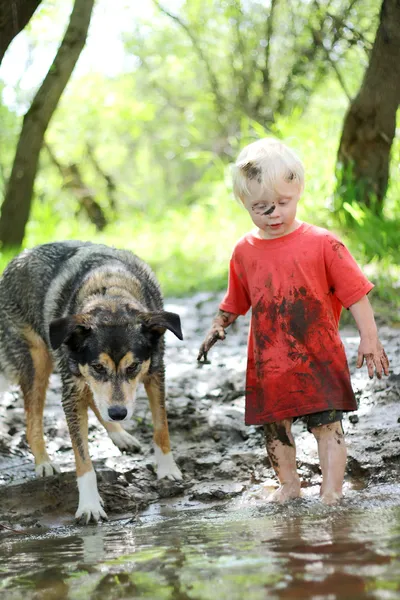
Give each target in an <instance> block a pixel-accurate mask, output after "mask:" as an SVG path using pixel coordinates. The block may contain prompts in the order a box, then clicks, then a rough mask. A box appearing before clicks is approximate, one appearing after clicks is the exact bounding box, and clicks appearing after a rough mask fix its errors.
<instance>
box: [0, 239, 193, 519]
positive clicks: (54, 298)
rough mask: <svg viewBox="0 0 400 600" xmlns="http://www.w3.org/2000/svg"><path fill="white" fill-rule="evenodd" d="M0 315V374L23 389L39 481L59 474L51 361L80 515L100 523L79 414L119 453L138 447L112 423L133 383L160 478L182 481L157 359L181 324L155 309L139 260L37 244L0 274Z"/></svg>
mask: <svg viewBox="0 0 400 600" xmlns="http://www.w3.org/2000/svg"><path fill="white" fill-rule="evenodd" d="M0 311H1V312H0V373H2V374H3V375H4V376H5V377H6V378H7V379H8V380H10V381H11V382H13V383H17V384H19V385H20V387H21V390H22V393H23V397H24V404H25V412H26V421H27V440H28V443H29V445H30V448H31V450H32V453H33V455H34V457H35V465H36V473H37V474H38V475H39V476H47V475H52V474H53V473H55V472H58V471H59V469H58V467H57V466H56V465H54V464H53V463H51V462H50V459H49V456H48V454H47V452H46V448H45V442H44V437H43V407H44V402H45V395H46V389H47V385H48V380H49V376H50V374H51V372H52V370H53V365H54V364H55V365H56V366H57V368H58V371H59V373H60V375H61V380H62V404H63V408H64V411H65V415H66V419H67V423H68V428H69V431H70V435H71V440H72V446H73V449H74V453H75V462H76V473H77V480H78V489H79V506H78V510H77V513H76V517H77V518H78V519H82V520H85V521H86V522H88V521H89V520H91V519H92V520H94V521H98V520H99V519H100V518H106V513H105V512H104V509H103V506H102V504H103V503H102V500H101V498H100V495H99V493H98V490H97V483H96V474H95V472H94V470H93V466H92V463H91V460H90V456H89V452H88V425H87V408H88V406H90V407H91V408H92V409H93V411H94V412H95V414H96V416H97V417H98V419H99V421H100V422H101V423H102V425H104V427H105V428H106V430H107V432H108V434H109V436H110V437H111V439H112V440H113V442H114V443H115V444H116V445H117V446H118V447H119V448H121V449H123V448H129V447H137V446H139V443H138V442H137V440H136V439H135V438H134V437H133V436H131V435H130V434H128V433H127V432H126V431H125V430H124V429H123V428H122V426H121V424H120V422H119V421H122V420H124V419H129V418H131V417H132V414H133V410H134V402H135V392H136V388H137V385H138V383H139V382H141V381H142V382H143V383H144V386H145V389H146V392H147V396H148V398H149V402H150V408H151V413H152V417H153V425H154V445H155V446H154V450H155V458H156V461H157V466H158V469H157V473H158V477H159V478H162V477H169V478H173V479H181V477H182V475H181V472H180V470H179V468H178V467H177V465H176V464H175V461H174V459H173V456H172V452H171V450H170V441H169V433H168V423H167V416H166V411H165V385H164V358H163V357H164V338H163V334H164V333H165V331H166V329H169V330H170V331H172V332H173V333H174V334H175V335H176V336H177V337H178V338H179V339H182V331H181V325H180V319H179V316H178V315H177V314H175V313H169V312H165V311H164V310H163V301H162V296H161V292H160V288H159V285H158V283H157V280H156V278H155V276H154V274H153V273H152V271H151V269H150V268H149V267H148V266H147V265H146V264H145V263H144V262H143V261H141V260H140V259H139V258H138V257H137V256H135V255H134V254H132V253H131V252H128V251H124V250H116V249H114V248H109V247H107V246H101V245H96V244H90V243H83V242H59V243H52V244H45V245H42V246H38V247H36V248H34V249H32V250H27V251H25V252H22V253H21V254H20V255H19V256H17V257H16V258H14V259H13V260H12V261H11V262H10V263H9V265H8V266H7V268H6V270H5V271H4V273H3V276H2V278H1V280H0Z"/></svg>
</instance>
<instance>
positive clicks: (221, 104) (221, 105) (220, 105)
mask: <svg viewBox="0 0 400 600" xmlns="http://www.w3.org/2000/svg"><path fill="white" fill-rule="evenodd" d="M153 4H154V5H155V6H156V7H157V8H158V10H159V11H160V12H161V13H162V14H164V15H166V16H167V17H169V18H170V19H172V20H173V21H175V23H177V24H178V25H179V27H180V28H181V29H183V30H184V31H185V33H186V34H187V36H188V37H189V39H190V40H191V42H192V44H193V48H194V50H195V51H196V52H197V55H198V56H199V58H200V60H201V61H202V62H203V64H204V66H205V69H206V71H207V75H208V79H209V82H210V86H211V89H212V91H213V94H214V96H215V101H216V106H217V110H218V113H219V114H222V113H223V112H224V110H225V100H224V98H223V96H222V94H221V92H220V89H219V83H218V80H217V78H216V76H215V73H214V71H213V70H212V68H211V65H210V62H209V60H208V58H207V56H206V55H205V53H204V52H203V49H202V47H201V45H200V43H199V41H198V39H197V38H196V36H195V35H194V34H193V32H192V30H191V29H190V27H189V26H188V25H187V24H186V23H185V22H184V21H182V19H181V18H180V17H178V16H177V15H174V14H173V13H171V12H169V11H168V10H167V9H166V8H164V7H163V6H162V5H161V4H160V3H159V2H158V0H153Z"/></svg>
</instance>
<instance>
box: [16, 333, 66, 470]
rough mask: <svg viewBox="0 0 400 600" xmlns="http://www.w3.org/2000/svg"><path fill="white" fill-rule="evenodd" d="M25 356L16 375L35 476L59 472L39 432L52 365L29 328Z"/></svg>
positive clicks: (42, 433)
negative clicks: (25, 359)
mask: <svg viewBox="0 0 400 600" xmlns="http://www.w3.org/2000/svg"><path fill="white" fill-rule="evenodd" d="M25 339H26V342H27V343H28V348H29V358H30V360H29V358H28V354H27V356H26V358H27V361H26V363H25V365H24V370H23V373H21V377H20V385H21V389H22V394H23V396H24V407H25V414H26V438H27V440H28V444H29V446H30V449H31V451H32V454H33V456H34V457H35V470H36V475H37V476H38V477H47V476H48V475H54V473H59V472H60V469H59V467H58V466H57V465H55V464H54V463H52V462H51V460H50V458H49V455H48V454H47V451H46V444H45V441H44V431H43V409H44V403H45V400H46V390H47V385H48V383H49V377H50V374H51V372H52V369H53V364H52V360H51V357H50V355H49V352H48V350H47V347H46V344H45V343H44V341H43V340H42V338H41V337H39V336H38V335H37V334H36V333H34V332H33V331H28V332H26V333H25Z"/></svg>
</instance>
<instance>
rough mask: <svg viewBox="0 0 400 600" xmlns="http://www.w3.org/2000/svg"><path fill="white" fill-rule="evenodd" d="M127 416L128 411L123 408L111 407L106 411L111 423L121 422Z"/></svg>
mask: <svg viewBox="0 0 400 600" xmlns="http://www.w3.org/2000/svg"><path fill="white" fill-rule="evenodd" d="M127 414H128V411H127V410H126V408H125V406H118V405H117V406H111V407H110V408H109V409H108V415H109V417H110V419H112V420H113V421H123V419H125V417H126V415H127Z"/></svg>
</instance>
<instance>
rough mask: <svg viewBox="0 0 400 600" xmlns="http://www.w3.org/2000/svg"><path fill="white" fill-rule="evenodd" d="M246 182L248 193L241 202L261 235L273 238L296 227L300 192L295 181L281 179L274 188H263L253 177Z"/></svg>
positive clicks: (299, 187)
mask: <svg viewBox="0 0 400 600" xmlns="http://www.w3.org/2000/svg"><path fill="white" fill-rule="evenodd" d="M247 184H248V189H249V192H250V195H249V196H247V197H246V198H244V200H243V204H244V206H245V208H246V210H247V211H248V213H249V215H250V217H251V220H252V221H253V223H254V224H255V225H257V227H258V228H259V230H260V231H259V233H260V235H261V237H264V238H267V239H274V238H278V237H282V236H283V235H287V234H288V233H291V232H292V231H294V230H295V229H297V227H298V224H299V223H298V221H296V212H297V203H298V201H299V199H300V195H301V192H302V187H301V185H300V184H299V183H298V182H297V181H289V182H286V181H281V182H279V183H278V184H277V185H276V186H275V190H266V189H264V188H263V187H262V186H261V185H260V184H259V183H258V182H257V181H256V180H254V179H253V180H249V181H248V182H247Z"/></svg>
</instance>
